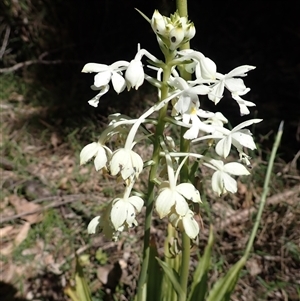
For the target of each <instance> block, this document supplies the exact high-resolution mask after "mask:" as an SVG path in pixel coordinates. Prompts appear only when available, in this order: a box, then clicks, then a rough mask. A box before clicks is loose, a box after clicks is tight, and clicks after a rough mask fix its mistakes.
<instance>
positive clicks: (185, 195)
mask: <svg viewBox="0 0 300 301" xmlns="http://www.w3.org/2000/svg"><path fill="white" fill-rule="evenodd" d="M186 200H189V201H191V202H194V203H201V198H200V193H199V191H198V190H197V189H196V188H195V187H194V185H193V184H191V183H181V184H179V185H177V186H175V187H171V185H170V183H169V182H163V183H162V185H161V187H160V189H159V191H158V196H157V198H156V200H155V209H156V211H157V213H158V215H159V217H160V218H163V217H165V216H167V215H168V214H169V213H170V212H171V209H172V207H173V206H174V210H175V212H176V213H177V214H178V215H180V216H185V215H186V214H187V212H188V210H189V205H188V203H187V201H186Z"/></svg>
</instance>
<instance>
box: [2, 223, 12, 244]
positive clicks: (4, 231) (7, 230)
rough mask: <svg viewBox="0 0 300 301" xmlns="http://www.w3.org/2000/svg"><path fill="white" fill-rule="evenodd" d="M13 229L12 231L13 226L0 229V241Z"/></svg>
mask: <svg viewBox="0 0 300 301" xmlns="http://www.w3.org/2000/svg"><path fill="white" fill-rule="evenodd" d="M13 229H14V227H13V226H6V227H4V228H0V239H1V241H2V239H3V238H4V237H6V236H9V235H10V234H11V232H12V230H13Z"/></svg>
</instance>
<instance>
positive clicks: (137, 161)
mask: <svg viewBox="0 0 300 301" xmlns="http://www.w3.org/2000/svg"><path fill="white" fill-rule="evenodd" d="M130 155H131V160H132V166H133V168H134V170H135V171H136V172H137V173H138V174H139V173H141V172H142V170H143V166H144V162H143V159H142V157H141V156H140V155H139V154H137V153H136V152H134V151H130Z"/></svg>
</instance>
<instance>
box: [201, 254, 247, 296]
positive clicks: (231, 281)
mask: <svg viewBox="0 0 300 301" xmlns="http://www.w3.org/2000/svg"><path fill="white" fill-rule="evenodd" d="M246 261H247V257H246V256H243V257H242V258H241V259H240V260H239V261H238V262H237V263H236V264H235V265H233V266H232V267H231V268H230V269H229V271H228V272H227V273H226V275H225V276H224V277H222V278H220V279H219V280H218V281H217V282H216V283H215V285H214V286H213V288H212V289H211V291H210V292H209V295H208V298H207V299H206V301H229V300H230V295H231V293H232V292H233V290H234V288H235V285H236V283H237V281H238V279H239V274H240V271H241V269H242V268H243V267H244V265H245V263H246Z"/></svg>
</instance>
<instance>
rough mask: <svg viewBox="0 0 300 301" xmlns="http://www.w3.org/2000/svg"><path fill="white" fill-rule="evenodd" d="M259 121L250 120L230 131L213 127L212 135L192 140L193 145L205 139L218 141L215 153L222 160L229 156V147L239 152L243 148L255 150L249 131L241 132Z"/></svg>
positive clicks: (259, 120)
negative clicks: (232, 146) (233, 147)
mask: <svg viewBox="0 0 300 301" xmlns="http://www.w3.org/2000/svg"><path fill="white" fill-rule="evenodd" d="M261 121H262V119H250V120H247V121H244V122H242V123H240V124H239V125H237V126H236V127H234V128H233V129H232V130H231V131H230V130H228V129H225V128H223V127H219V126H215V132H214V133H213V134H212V135H206V136H204V137H200V138H196V139H194V140H193V143H196V142H199V141H202V140H207V139H215V140H219V141H218V142H217V144H216V148H215V150H216V153H217V154H218V155H219V156H221V157H223V158H227V156H228V155H229V152H230V149H231V145H234V146H235V147H236V148H237V150H238V151H239V152H242V149H243V147H246V148H249V149H251V150H254V149H256V145H255V143H254V140H253V138H252V134H251V132H250V131H249V130H243V128H244V127H246V126H249V125H251V124H254V123H258V122H261Z"/></svg>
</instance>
